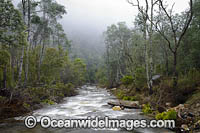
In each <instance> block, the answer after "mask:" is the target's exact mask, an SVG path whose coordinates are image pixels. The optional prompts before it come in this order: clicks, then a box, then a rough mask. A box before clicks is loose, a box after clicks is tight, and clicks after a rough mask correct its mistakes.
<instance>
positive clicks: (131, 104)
mask: <svg viewBox="0 0 200 133" xmlns="http://www.w3.org/2000/svg"><path fill="white" fill-rule="evenodd" d="M108 105H111V106H120V107H124V108H129V109H141V106H140V105H139V102H138V101H124V100H118V101H110V102H108Z"/></svg>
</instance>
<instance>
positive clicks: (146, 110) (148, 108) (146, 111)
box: [142, 104, 153, 114]
mask: <svg viewBox="0 0 200 133" xmlns="http://www.w3.org/2000/svg"><path fill="white" fill-rule="evenodd" d="M142 112H143V113H144V114H151V113H152V112H153V111H152V109H151V106H150V104H145V105H144V107H143V109H142Z"/></svg>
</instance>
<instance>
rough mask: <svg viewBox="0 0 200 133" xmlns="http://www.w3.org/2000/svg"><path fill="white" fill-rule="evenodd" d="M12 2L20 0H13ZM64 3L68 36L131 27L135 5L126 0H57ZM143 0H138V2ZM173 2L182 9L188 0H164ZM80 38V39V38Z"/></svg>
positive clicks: (64, 21) (93, 34) (81, 36)
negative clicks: (120, 24) (119, 25)
mask: <svg viewBox="0 0 200 133" xmlns="http://www.w3.org/2000/svg"><path fill="white" fill-rule="evenodd" d="M13 1H14V3H17V2H21V0H13ZM57 1H58V3H60V4H62V5H64V6H65V7H66V10H67V12H68V13H67V14H66V15H64V17H63V19H62V20H60V22H61V23H62V25H63V27H64V30H65V32H66V33H67V35H68V36H69V38H70V39H71V38H85V39H86V38H90V39H91V38H92V39H95V38H99V37H100V35H102V32H103V31H105V30H106V28H107V26H109V25H111V24H116V23H118V22H122V21H125V22H126V23H127V24H128V26H129V27H133V21H134V17H135V16H136V15H137V13H138V12H137V7H132V6H131V5H130V4H128V3H127V2H126V0H57ZM133 1H134V0H133ZM141 1H143V0H140V2H141ZM166 1H167V2H168V3H169V4H172V3H174V2H175V7H174V10H175V11H176V12H181V11H184V10H185V9H186V8H187V7H188V2H189V0H166ZM80 40H82V39H80Z"/></svg>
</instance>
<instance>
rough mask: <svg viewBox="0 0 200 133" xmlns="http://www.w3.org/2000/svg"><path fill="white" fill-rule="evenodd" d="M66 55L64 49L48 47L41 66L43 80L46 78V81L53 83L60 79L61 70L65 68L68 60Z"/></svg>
mask: <svg viewBox="0 0 200 133" xmlns="http://www.w3.org/2000/svg"><path fill="white" fill-rule="evenodd" d="M64 57H65V55H64V51H63V50H62V49H59V50H57V49H56V48H47V49H46V54H45V56H44V60H43V62H42V66H41V67H42V70H41V75H42V80H44V82H45V83H47V84H51V83H53V82H55V81H59V80H60V72H61V71H62V70H63V69H64V66H65V63H66V62H67V60H65V58H64ZM65 61H66V62H65Z"/></svg>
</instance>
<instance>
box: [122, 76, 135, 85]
mask: <svg viewBox="0 0 200 133" xmlns="http://www.w3.org/2000/svg"><path fill="white" fill-rule="evenodd" d="M133 81H134V79H133V76H124V77H123V78H122V79H121V82H122V84H124V85H129V84H132V83H133Z"/></svg>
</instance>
